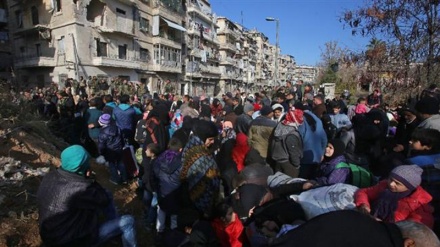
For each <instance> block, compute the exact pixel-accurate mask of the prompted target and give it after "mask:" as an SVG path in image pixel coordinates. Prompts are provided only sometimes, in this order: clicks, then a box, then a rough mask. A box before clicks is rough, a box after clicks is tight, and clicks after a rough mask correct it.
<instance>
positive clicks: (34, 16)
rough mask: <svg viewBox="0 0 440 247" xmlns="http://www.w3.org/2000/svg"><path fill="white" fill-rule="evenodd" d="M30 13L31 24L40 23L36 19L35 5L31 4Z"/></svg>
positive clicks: (36, 9)
mask: <svg viewBox="0 0 440 247" xmlns="http://www.w3.org/2000/svg"><path fill="white" fill-rule="evenodd" d="M31 15H32V25H38V24H40V22H39V20H38V8H37V6H32V8H31Z"/></svg>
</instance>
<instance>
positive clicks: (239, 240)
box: [211, 213, 244, 247]
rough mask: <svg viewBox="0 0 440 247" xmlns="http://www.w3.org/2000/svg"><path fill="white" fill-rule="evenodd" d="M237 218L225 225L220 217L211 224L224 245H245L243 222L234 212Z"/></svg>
mask: <svg viewBox="0 0 440 247" xmlns="http://www.w3.org/2000/svg"><path fill="white" fill-rule="evenodd" d="M234 215H235V220H234V221H233V222H231V223H230V224H229V225H227V226H225V224H224V223H223V221H222V220H221V219H220V218H215V219H214V220H213V221H212V222H211V225H212V227H213V228H214V231H215V234H216V235H217V238H218V239H219V240H220V245H221V246H222V247H242V246H243V236H244V235H243V229H244V227H243V224H242V223H241V221H240V219H239V218H238V215H237V214H236V213H234Z"/></svg>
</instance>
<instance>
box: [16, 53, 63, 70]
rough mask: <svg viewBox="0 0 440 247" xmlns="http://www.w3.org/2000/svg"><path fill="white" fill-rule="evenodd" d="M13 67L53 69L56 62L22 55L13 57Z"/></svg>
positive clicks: (51, 58) (49, 58) (41, 57)
mask: <svg viewBox="0 0 440 247" xmlns="http://www.w3.org/2000/svg"><path fill="white" fill-rule="evenodd" d="M14 65H15V67H16V68H30V67H55V66H56V62H55V59H54V58H53V57H45V56H32V55H28V56H26V55H24V56H20V57H15V58H14Z"/></svg>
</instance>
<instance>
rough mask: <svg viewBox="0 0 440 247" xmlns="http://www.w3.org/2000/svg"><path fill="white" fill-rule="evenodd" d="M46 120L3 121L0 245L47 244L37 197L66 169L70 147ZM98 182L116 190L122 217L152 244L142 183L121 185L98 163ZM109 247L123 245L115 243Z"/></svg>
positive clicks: (143, 241) (144, 243) (0, 123)
mask: <svg viewBox="0 0 440 247" xmlns="http://www.w3.org/2000/svg"><path fill="white" fill-rule="evenodd" d="M49 125H50V123H48V122H45V121H31V122H25V123H23V124H17V123H14V122H13V121H10V120H8V119H3V121H0V222H1V223H0V246H41V245H42V242H41V239H40V236H39V232H38V209H37V204H36V193H37V190H38V187H39V184H40V183H41V180H42V178H43V176H44V175H45V174H46V173H47V172H49V171H50V170H51V169H55V168H56V167H59V166H60V159H59V157H60V153H61V151H62V150H63V149H64V148H66V147H67V146H68V144H67V143H65V142H64V141H63V140H62V139H61V138H59V137H57V136H54V135H53V134H52V132H51V131H50V128H49ZM91 166H92V169H93V170H94V171H95V173H96V179H97V181H98V182H99V183H100V184H101V185H102V186H104V187H105V188H108V189H110V190H111V191H112V192H113V194H114V199H115V202H116V205H117V207H118V209H119V210H120V213H121V214H123V213H130V214H132V215H134V216H135V218H136V219H138V221H137V222H138V224H137V233H138V243H139V246H151V235H149V234H148V233H146V232H145V230H144V229H143V227H142V222H141V220H140V219H142V208H143V206H142V203H141V200H140V198H139V197H138V195H137V193H136V190H137V183H136V182H135V181H132V182H131V183H130V184H129V185H127V186H115V185H113V184H111V183H109V182H108V179H109V173H108V171H107V170H106V168H105V167H104V166H102V165H98V164H95V163H94V162H92V164H91ZM106 246H122V244H121V243H120V241H118V240H115V241H112V242H110V243H109V244H107V245H106Z"/></svg>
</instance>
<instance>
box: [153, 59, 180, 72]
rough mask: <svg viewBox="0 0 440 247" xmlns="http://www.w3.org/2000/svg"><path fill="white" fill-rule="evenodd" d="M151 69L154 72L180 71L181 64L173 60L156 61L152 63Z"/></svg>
mask: <svg viewBox="0 0 440 247" xmlns="http://www.w3.org/2000/svg"><path fill="white" fill-rule="evenodd" d="M152 70H153V71H156V72H169V73H182V64H181V63H180V62H175V61H162V62H159V61H156V63H154V64H153V65H152Z"/></svg>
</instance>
